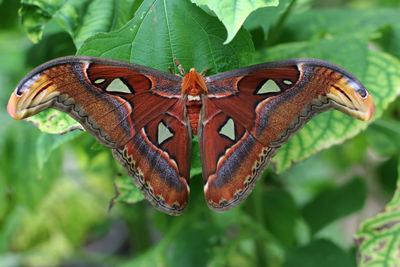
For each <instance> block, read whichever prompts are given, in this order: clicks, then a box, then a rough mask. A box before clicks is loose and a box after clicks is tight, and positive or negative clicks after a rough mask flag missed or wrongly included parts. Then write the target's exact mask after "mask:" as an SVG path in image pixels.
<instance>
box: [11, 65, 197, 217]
mask: <svg viewBox="0 0 400 267" xmlns="http://www.w3.org/2000/svg"><path fill="white" fill-rule="evenodd" d="M181 82H182V78H181V77H179V76H176V75H172V74H168V73H164V72H161V71H157V70H154V69H151V68H147V67H144V66H140V65H135V64H131V63H127V62H121V61H114V60H109V59H102V58H94V57H65V58H60V59H56V60H53V61H50V62H48V63H45V64H44V65H42V66H39V67H38V68H36V69H35V70H33V71H32V72H31V73H29V74H28V75H27V76H26V77H25V78H24V79H23V80H22V81H21V83H20V84H19V85H18V86H17V88H16V89H15V91H14V93H13V94H12V96H11V98H10V100H9V104H8V107H7V110H8V112H9V114H10V115H11V116H12V117H14V118H15V119H23V118H26V117H28V116H31V115H34V114H36V113H38V112H40V111H42V110H44V109H47V108H54V109H58V110H61V111H64V112H66V113H68V114H69V115H70V116H71V117H73V118H74V119H75V120H77V121H78V122H79V123H81V124H82V126H83V127H84V128H85V129H86V130H87V131H88V132H89V133H91V134H92V135H93V136H94V137H95V138H96V139H97V141H98V142H99V143H101V144H102V145H105V146H107V147H110V148H113V149H114V156H115V157H116V159H117V160H118V161H119V162H120V163H121V164H122V165H123V166H124V167H125V169H126V171H127V173H128V174H129V175H130V176H132V177H133V178H134V181H135V183H136V184H137V185H138V186H139V187H140V189H142V191H143V193H144V195H145V196H146V198H148V199H149V200H150V202H151V203H152V204H153V205H155V206H156V207H157V208H158V209H160V210H162V211H164V212H167V213H170V214H179V213H180V212H182V211H183V209H184V208H185V207H186V204H187V201H188V196H189V186H188V182H189V168H190V162H189V156H190V140H191V135H190V130H189V129H188V128H189V127H190V126H189V124H188V118H187V114H186V111H185V109H184V105H183V100H182V96H181V93H180V90H181Z"/></svg>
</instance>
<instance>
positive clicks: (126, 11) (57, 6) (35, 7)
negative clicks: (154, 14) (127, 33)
mask: <svg viewBox="0 0 400 267" xmlns="http://www.w3.org/2000/svg"><path fill="white" fill-rule="evenodd" d="M135 8H136V4H135V1H134V0H121V1H114V0H94V1H89V0H69V1H64V0H52V1H47V0H23V2H22V6H21V10H20V15H21V18H22V24H23V26H24V28H25V30H26V31H27V34H28V36H29V38H30V39H31V40H32V41H33V42H34V43H36V42H38V41H40V40H41V38H42V34H43V30H44V28H45V26H46V25H47V24H48V23H49V22H50V21H51V20H52V19H54V20H55V21H56V22H57V23H58V24H59V25H60V26H61V27H62V28H63V29H64V30H65V31H66V32H68V33H69V34H70V35H71V37H72V38H73V40H74V43H75V45H76V47H79V46H80V45H81V44H82V43H83V41H84V40H86V39H87V38H88V37H90V36H92V35H93V34H95V33H97V32H108V31H110V30H115V29H118V28H120V27H121V26H122V25H124V24H125V23H126V22H127V21H128V20H129V19H131V18H132V15H133V13H134V10H135Z"/></svg>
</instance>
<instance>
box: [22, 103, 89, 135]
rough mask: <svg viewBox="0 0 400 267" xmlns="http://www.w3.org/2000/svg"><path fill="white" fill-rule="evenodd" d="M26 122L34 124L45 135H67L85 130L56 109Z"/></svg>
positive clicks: (37, 115) (46, 111)
mask: <svg viewBox="0 0 400 267" xmlns="http://www.w3.org/2000/svg"><path fill="white" fill-rule="evenodd" d="M25 120H26V121H29V122H32V123H33V124H34V125H35V126H36V127H38V128H39V130H41V131H42V132H44V133H50V134H65V133H67V132H70V131H73V130H81V131H83V130H84V129H83V127H82V126H81V125H80V124H79V123H78V122H77V121H75V120H74V119H73V118H71V117H70V116H68V115H67V114H65V113H63V112H61V111H58V110H55V109H49V110H45V111H42V112H40V113H39V114H36V115H35V116H32V117H29V118H26V119H25Z"/></svg>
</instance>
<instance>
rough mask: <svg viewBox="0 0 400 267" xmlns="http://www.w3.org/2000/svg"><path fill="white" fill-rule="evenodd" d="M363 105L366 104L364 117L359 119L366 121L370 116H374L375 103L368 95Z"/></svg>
mask: <svg viewBox="0 0 400 267" xmlns="http://www.w3.org/2000/svg"><path fill="white" fill-rule="evenodd" d="M365 103H366V105H365V106H366V110H365V113H364V117H362V118H361V119H362V120H363V121H368V120H369V119H371V117H372V115H374V113H375V103H374V101H373V100H372V97H371V96H370V95H368V97H367V98H366V99H365Z"/></svg>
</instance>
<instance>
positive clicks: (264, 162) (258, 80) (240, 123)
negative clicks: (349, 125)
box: [199, 59, 375, 211]
mask: <svg viewBox="0 0 400 267" xmlns="http://www.w3.org/2000/svg"><path fill="white" fill-rule="evenodd" d="M206 83H207V88H208V92H209V93H208V95H207V96H206V97H204V101H203V110H202V113H201V122H200V127H199V131H200V136H199V145H200V152H201V156H202V162H203V175H204V190H205V196H206V201H207V203H208V205H209V206H210V207H211V208H212V209H215V210H217V211H223V210H228V209H230V208H232V207H234V206H236V205H238V204H239V203H241V202H242V201H243V200H244V199H245V198H246V197H247V196H248V194H249V193H250V192H251V191H252V189H253V187H254V185H255V182H256V181H258V180H259V178H260V177H261V175H262V173H263V171H264V170H265V169H266V168H267V167H268V164H269V162H270V160H271V158H272V157H273V156H274V155H275V154H276V152H277V150H278V149H279V147H281V146H282V145H283V144H285V143H286V142H288V141H289V140H290V138H291V137H292V136H293V135H294V134H295V133H296V132H297V131H299V130H300V129H301V128H302V127H303V126H304V124H305V123H306V122H307V121H309V120H310V119H311V118H312V117H314V116H315V115H317V114H319V113H321V112H323V111H326V110H329V109H333V108H334V109H338V110H340V111H343V112H345V113H347V114H348V115H350V116H353V117H355V118H358V119H362V120H368V119H369V118H370V117H371V116H372V114H373V113H374V110H375V106H374V103H373V101H372V98H371V97H370V95H369V94H368V92H367V90H366V89H365V88H364V86H363V85H362V84H361V83H360V82H359V81H358V80H357V79H356V78H355V77H354V76H353V75H351V74H350V73H349V72H347V71H345V70H343V69H342V68H340V67H338V66H336V65H334V64H332V63H328V62H325V61H321V60H317V59H297V60H287V61H279V62H271V63H265V64H260V65H254V66H250V67H247V68H243V69H238V70H235V71H230V72H226V73H222V74H217V75H214V76H210V77H207V78H206ZM228 122H229V123H228ZM222 129H223V130H222ZM227 137H228V138H227ZM221 138H223V139H225V141H224V142H222V141H221V142H219V141H215V140H219V139H221ZM210 143H211V144H213V145H211V146H210Z"/></svg>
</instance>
